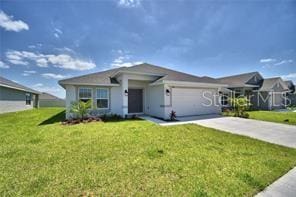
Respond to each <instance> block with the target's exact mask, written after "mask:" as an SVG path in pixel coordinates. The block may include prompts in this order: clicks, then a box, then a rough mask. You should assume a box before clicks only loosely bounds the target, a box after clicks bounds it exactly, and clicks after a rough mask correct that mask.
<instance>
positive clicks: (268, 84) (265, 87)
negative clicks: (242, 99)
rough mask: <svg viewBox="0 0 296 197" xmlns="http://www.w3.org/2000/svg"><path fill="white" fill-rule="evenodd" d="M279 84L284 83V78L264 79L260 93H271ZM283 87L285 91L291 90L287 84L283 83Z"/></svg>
mask: <svg viewBox="0 0 296 197" xmlns="http://www.w3.org/2000/svg"><path fill="white" fill-rule="evenodd" d="M277 82H283V81H282V78H280V77H274V78H267V79H264V80H263V83H262V85H261V87H260V88H259V91H270V90H271V89H272V88H273V87H274V85H275V84H276V83H277ZM282 85H283V86H284V87H283V88H284V89H285V90H288V89H289V88H288V87H287V86H286V84H285V83H282Z"/></svg>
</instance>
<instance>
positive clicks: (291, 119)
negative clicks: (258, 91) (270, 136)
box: [248, 111, 296, 125]
mask: <svg viewBox="0 0 296 197" xmlns="http://www.w3.org/2000/svg"><path fill="white" fill-rule="evenodd" d="M248 113H249V114H250V118H251V119H256V120H264V121H269V122H278V123H285V124H291V125H296V112H275V111H250V112H248Z"/></svg>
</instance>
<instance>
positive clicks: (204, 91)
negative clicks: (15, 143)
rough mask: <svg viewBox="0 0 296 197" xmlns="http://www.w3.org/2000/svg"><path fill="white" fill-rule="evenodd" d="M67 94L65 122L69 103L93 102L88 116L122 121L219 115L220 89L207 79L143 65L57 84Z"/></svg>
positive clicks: (219, 84) (220, 85)
mask: <svg viewBox="0 0 296 197" xmlns="http://www.w3.org/2000/svg"><path fill="white" fill-rule="evenodd" d="M59 84H60V85H61V86H62V87H63V88H64V89H65V90H66V109H67V110H66V118H71V117H73V116H72V115H73V114H71V113H70V111H69V110H70V108H71V103H72V102H74V101H78V100H81V101H87V100H89V99H92V101H93V102H92V110H91V112H90V113H91V114H93V115H97V114H104V113H113V114H118V115H121V116H123V117H127V116H129V115H134V114H147V115H150V116H154V117H159V118H162V119H169V114H170V112H171V111H172V110H173V111H175V112H176V115H177V116H190V115H202V114H218V113H220V112H221V105H220V101H219V88H221V87H223V86H224V85H223V84H221V83H220V82H219V81H218V80H216V79H214V78H210V77H198V76H195V75H191V74H187V73H182V72H178V71H175V70H171V69H167V68H163V67H159V66H155V65H151V64H147V63H143V64H139V65H135V66H132V67H120V68H115V69H111V70H106V71H102V72H97V73H92V74H88V75H83V76H78V77H73V78H69V79H64V80H60V81H59Z"/></svg>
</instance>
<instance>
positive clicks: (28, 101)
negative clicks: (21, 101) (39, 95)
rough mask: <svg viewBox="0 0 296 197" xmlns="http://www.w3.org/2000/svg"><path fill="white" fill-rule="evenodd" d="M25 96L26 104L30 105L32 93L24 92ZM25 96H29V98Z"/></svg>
mask: <svg viewBox="0 0 296 197" xmlns="http://www.w3.org/2000/svg"><path fill="white" fill-rule="evenodd" d="M25 96H26V98H25V102H26V105H31V104H32V95H31V93H29V92H26V94H25ZM27 98H29V100H28V99H27Z"/></svg>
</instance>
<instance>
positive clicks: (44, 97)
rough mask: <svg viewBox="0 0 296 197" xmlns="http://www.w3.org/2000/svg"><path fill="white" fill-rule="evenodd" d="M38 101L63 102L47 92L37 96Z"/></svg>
mask: <svg viewBox="0 0 296 197" xmlns="http://www.w3.org/2000/svg"><path fill="white" fill-rule="evenodd" d="M39 100H64V99H61V98H59V97H56V96H54V95H51V94H49V93H47V92H42V93H41V94H40V96H39Z"/></svg>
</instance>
